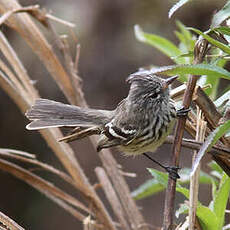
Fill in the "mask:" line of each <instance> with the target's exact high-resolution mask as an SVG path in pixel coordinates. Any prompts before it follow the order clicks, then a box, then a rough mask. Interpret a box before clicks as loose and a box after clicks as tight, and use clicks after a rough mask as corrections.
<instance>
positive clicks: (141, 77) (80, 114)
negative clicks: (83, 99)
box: [26, 71, 183, 178]
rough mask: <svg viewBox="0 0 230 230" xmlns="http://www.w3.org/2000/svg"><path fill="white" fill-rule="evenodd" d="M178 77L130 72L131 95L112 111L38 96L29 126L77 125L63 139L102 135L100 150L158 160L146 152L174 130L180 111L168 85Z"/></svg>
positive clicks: (151, 149) (169, 170)
mask: <svg viewBox="0 0 230 230" xmlns="http://www.w3.org/2000/svg"><path fill="white" fill-rule="evenodd" d="M176 79H177V76H173V77H170V78H168V79H162V78H159V77H158V76H156V75H153V74H151V73H150V72H148V71H144V72H137V73H134V74H131V75H130V76H129V77H128V78H127V82H128V83H130V84H131V86H130V90H129V93H128V96H127V97H126V98H125V99H123V100H122V101H121V102H120V103H119V104H118V106H117V107H116V109H114V110H112V111H109V110H97V109H91V108H81V107H78V106H74V105H67V104H63V103H60V102H56V101H52V100H48V99H38V100H36V102H35V104H34V105H33V106H32V107H31V108H30V109H29V110H28V111H27V112H26V117H27V118H28V119H29V120H31V121H32V122H31V123H30V124H28V125H27V126H26V128H27V129H28V130H37V129H44V128H51V127H74V129H73V131H72V133H71V134H70V135H68V136H66V137H64V138H62V139H60V141H65V142H70V141H73V140H77V139H81V138H84V137H86V136H90V135H94V134H96V135H99V136H100V138H99V142H98V146H97V151H100V150H101V149H103V148H110V147H113V146H117V147H118V148H119V149H120V150H121V151H122V152H123V153H124V154H126V155H138V154H144V155H145V156H147V157H148V158H150V159H151V160H153V161H154V162H156V161H155V160H154V159H152V158H151V157H149V156H148V155H147V154H146V152H154V151H155V150H156V149H157V148H158V147H159V146H160V145H161V144H163V142H164V140H165V139H166V137H167V136H168V135H169V133H170V132H171V131H172V128H173V125H174V121H175V118H176V117H177V111H176V108H175V106H174V102H173V100H172V99H170V96H169V85H170V84H171V83H172V82H173V81H174V80H176ZM180 112H181V111H180ZM182 112H183V111H182ZM156 163H158V164H159V165H160V166H162V167H163V168H165V169H166V170H167V171H168V172H169V173H171V174H172V177H174V178H178V177H179V176H178V174H177V167H166V166H163V165H161V164H160V163H159V162H156ZM172 171H173V172H172ZM175 171H176V172H175Z"/></svg>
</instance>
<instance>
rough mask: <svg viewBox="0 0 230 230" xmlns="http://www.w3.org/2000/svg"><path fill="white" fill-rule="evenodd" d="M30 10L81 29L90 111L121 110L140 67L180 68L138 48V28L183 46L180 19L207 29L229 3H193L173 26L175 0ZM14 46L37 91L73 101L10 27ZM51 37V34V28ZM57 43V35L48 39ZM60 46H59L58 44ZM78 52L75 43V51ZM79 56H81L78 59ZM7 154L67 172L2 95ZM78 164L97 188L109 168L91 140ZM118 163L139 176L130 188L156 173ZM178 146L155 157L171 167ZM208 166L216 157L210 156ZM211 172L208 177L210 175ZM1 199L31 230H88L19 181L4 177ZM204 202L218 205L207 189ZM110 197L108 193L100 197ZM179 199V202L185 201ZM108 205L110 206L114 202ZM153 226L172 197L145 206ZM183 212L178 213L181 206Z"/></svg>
mask: <svg viewBox="0 0 230 230" xmlns="http://www.w3.org/2000/svg"><path fill="white" fill-rule="evenodd" d="M19 2H20V3H21V4H22V5H23V6H26V5H32V4H39V5H41V7H44V8H46V9H47V10H48V11H51V12H52V14H53V15H55V16H57V17H59V18H61V19H65V20H67V21H70V22H73V23H75V24H76V28H75V33H76V35H77V38H78V41H79V43H80V44H81V55H80V63H79V75H80V76H81V77H82V79H83V91H84V94H85V97H86V99H87V102H88V104H89V105H90V106H91V107H94V108H104V109H113V108H115V107H116V105H117V103H118V102H119V101H120V100H121V99H123V98H124V97H125V96H126V95H127V93H128V89H129V86H128V85H127V84H126V83H125V79H126V77H127V76H128V75H129V74H131V73H133V72H135V71H136V70H137V69H138V68H139V67H142V66H148V65H150V64H154V65H169V64H172V61H171V60H170V59H169V58H167V57H165V56H164V55H162V54H160V53H159V52H158V51H157V50H155V49H153V48H151V47H149V46H147V45H144V44H143V43H140V42H138V41H137V40H136V39H135V36H134V30H133V27H134V25H135V24H139V25H140V26H141V27H142V28H143V29H144V31H146V32H152V33H155V34H158V35H161V36H164V37H166V38H168V39H170V40H171V41H173V42H174V43H176V44H177V43H178V41H177V39H176V37H175V35H174V30H175V29H176V27H175V20H180V21H181V22H182V23H183V24H185V25H186V26H193V27H197V28H199V29H201V30H206V29H207V28H208V26H209V24H210V21H211V17H212V15H213V13H214V12H215V11H216V10H218V9H220V8H221V6H223V5H224V4H225V1H222V0H219V1H216V0H202V1H198V0H196V1H192V2H191V3H189V4H187V5H185V6H184V7H183V8H181V9H180V10H179V11H178V12H176V14H175V15H174V16H173V18H172V19H170V20H169V19H168V11H169V9H170V7H171V6H172V5H173V4H174V3H175V1H169V0H164V1H162V0H142V1H141V0H126V1H121V0H115V1H107V0H98V1H92V0H65V1H61V0H52V1H48V0H37V1H34V0H30V1H28V0H24V1H19ZM54 25H55V27H56V29H57V31H58V33H59V34H66V33H69V31H68V29H67V28H66V27H65V26H63V25H60V24H57V23H54ZM3 32H4V33H5V34H6V35H7V37H8V38H9V40H10V41H11V44H12V45H13V47H14V48H15V50H16V52H18V55H19V57H20V58H21V60H22V62H23V63H24V65H25V67H26V68H27V70H28V73H29V75H30V76H31V78H32V79H34V80H36V85H37V88H38V89H39V92H40V94H41V96H42V97H43V98H49V99H53V100H57V101H62V102H65V99H64V96H63V95H62V94H61V92H60V90H59V89H58V87H57V86H56V85H55V83H54V81H53V80H52V79H51V78H50V76H49V74H48V73H47V71H46V69H45V68H44V66H43V65H42V64H41V63H40V61H39V59H38V58H37V57H36V56H35V55H34V54H33V53H32V51H31V50H30V48H28V47H27V45H26V44H25V43H24V41H23V40H21V39H20V37H19V36H18V35H17V34H16V33H15V32H13V31H11V30H10V29H8V28H6V27H3ZM44 33H47V31H46V30H45V29H44ZM47 35H48V37H49V34H47ZM50 42H51V44H52V45H53V44H54V41H52V40H51V41H50ZM72 45H73V47H74V45H75V44H73V43H72ZM73 54H74V53H73ZM0 98H1V99H0V103H1V109H0V110H1V113H0V127H1V128H0V137H1V138H0V147H1V148H3V147H4V148H12V149H18V150H24V151H27V152H30V153H33V154H36V155H37V158H38V159H39V160H41V161H43V162H47V163H49V164H52V165H54V166H55V167H57V168H59V169H63V168H62V166H61V165H60V163H59V162H58V160H57V159H56V157H55V156H54V154H53V153H52V152H51V150H50V149H49V148H48V146H47V145H46V143H45V142H44V141H43V139H42V138H41V137H40V135H39V134H38V133H37V132H35V131H34V132H32V131H27V130H26V129H25V125H26V124H27V123H28V121H27V120H26V118H25V117H24V115H23V114H21V112H20V111H19V109H18V108H17V107H16V106H15V104H14V103H13V102H12V101H11V100H10V98H9V97H8V96H7V95H6V94H5V93H4V92H3V91H2V90H1V89H0ZM71 145H72V146H73V148H74V149H75V152H76V157H77V159H78V160H79V162H80V163H81V166H82V168H84V170H85V173H86V174H87V176H88V178H89V180H90V182H91V183H92V184H94V183H97V179H96V176H95V173H94V169H95V167H96V166H99V165H101V163H100V161H99V160H98V157H97V153H96V152H95V149H94V148H93V147H92V146H91V144H90V142H89V141H88V140H82V141H79V142H74V143H72V144H71ZM113 152H114V156H115V158H116V159H117V161H118V163H119V164H121V166H122V168H123V170H124V171H126V172H132V173H136V174H137V177H136V178H128V179H127V181H128V183H129V186H130V189H131V190H134V189H135V188H136V187H137V186H139V185H140V184H141V183H143V182H144V181H145V180H147V179H150V178H151V176H150V174H149V173H148V172H147V170H146V168H147V167H154V168H157V169H159V168H158V167H157V166H155V165H153V164H152V162H150V161H149V160H147V159H145V158H144V157H142V156H139V157H136V158H132V157H124V156H122V155H121V154H119V153H118V152H117V151H116V150H113ZM170 152H171V146H170V145H164V146H162V147H161V148H160V149H159V150H157V152H156V153H155V154H154V156H155V158H156V159H157V160H159V161H160V162H162V163H164V164H167V163H168V161H169V154H170ZM207 160H209V159H208V157H207ZM190 165H191V154H190V153H189V151H188V150H187V151H183V153H182V155H181V167H189V166H190ZM204 170H207V169H206V168H204ZM38 174H39V175H42V176H44V177H45V178H46V179H49V180H54V181H55V184H57V185H59V186H62V188H63V189H64V190H67V191H69V192H70V193H71V194H73V195H76V196H77V194H75V193H74V191H72V190H71V188H69V187H68V186H66V185H65V184H62V183H61V182H60V181H57V179H56V178H55V177H54V176H52V175H47V173H45V172H38ZM0 181H1V189H0V192H1V196H0V211H2V212H3V213H5V214H6V215H8V216H9V217H11V218H13V219H14V220H15V221H17V222H18V223H19V224H20V225H22V226H23V227H25V228H26V229H33V230H38V229H39V230H41V229H44V230H46V229H64V228H65V229H68V230H72V229H82V227H81V226H82V225H81V223H79V222H77V221H76V220H75V219H74V218H73V217H72V216H71V215H70V214H68V213H66V212H65V211H64V210H62V209H61V208H59V207H58V206H57V205H56V204H54V203H53V202H52V201H50V200H48V199H47V198H46V197H45V196H44V195H41V194H40V193H39V192H37V191H36V190H35V189H33V188H31V187H30V186H29V185H27V184H25V183H24V182H22V181H19V180H18V179H15V178H14V177H12V176H11V175H8V174H5V173H3V172H1V171H0ZM201 189H202V191H203V192H202V193H201V194H200V200H201V201H202V202H203V203H204V204H207V203H208V202H209V200H210V195H211V192H210V187H207V186H202V187H201ZM100 194H102V195H103V193H100ZM183 199H184V198H183V197H182V196H180V195H177V198H176V200H177V203H179V202H182V201H183ZM106 204H107V203H106ZM138 206H140V208H142V212H143V215H144V216H145V218H146V220H147V222H148V223H149V224H152V225H155V226H156V225H158V226H160V225H161V223H162V214H163V206H164V193H159V194H157V195H155V196H153V197H150V198H147V199H145V200H142V201H138ZM177 208H178V206H177Z"/></svg>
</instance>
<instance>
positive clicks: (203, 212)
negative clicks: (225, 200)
mask: <svg viewBox="0 0 230 230" xmlns="http://www.w3.org/2000/svg"><path fill="white" fill-rule="evenodd" d="M196 215H197V217H198V218H199V221H200V223H201V225H202V229H207V230H220V229H218V220H217V217H216V215H215V213H214V212H212V211H211V210H210V209H209V208H208V207H206V206H204V205H201V204H198V207H197V211H196Z"/></svg>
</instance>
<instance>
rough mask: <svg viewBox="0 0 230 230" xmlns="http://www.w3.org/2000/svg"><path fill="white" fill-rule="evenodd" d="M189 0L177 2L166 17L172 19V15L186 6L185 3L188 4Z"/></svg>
mask: <svg viewBox="0 0 230 230" xmlns="http://www.w3.org/2000/svg"><path fill="white" fill-rule="evenodd" d="M189 1H190V0H179V2H177V3H176V4H175V5H173V6H172V7H171V9H170V10H169V13H168V16H169V18H171V17H172V15H173V14H174V13H175V12H176V11H177V10H178V9H179V8H181V7H182V6H183V5H184V4H186V3H187V2H189Z"/></svg>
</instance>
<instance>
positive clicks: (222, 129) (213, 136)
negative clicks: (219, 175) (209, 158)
mask: <svg viewBox="0 0 230 230" xmlns="http://www.w3.org/2000/svg"><path fill="white" fill-rule="evenodd" d="M228 130H230V120H228V121H227V122H225V123H224V124H223V125H220V126H219V127H217V128H216V129H215V130H214V131H212V132H211V133H210V134H209V136H208V137H207V138H206V140H205V142H204V144H203V145H202V146H201V148H200V150H199V152H198V154H197V156H196V158H195V161H194V164H193V167H192V172H191V175H193V174H194V172H195V171H196V169H197V167H198V165H199V163H200V161H201V159H202V157H203V156H204V154H205V153H206V152H208V151H209V150H210V148H211V147H212V146H213V145H214V144H215V143H216V142H217V141H218V140H219V139H220V138H221V137H222V136H223V135H224V134H225V133H226V132H227V131H228Z"/></svg>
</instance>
